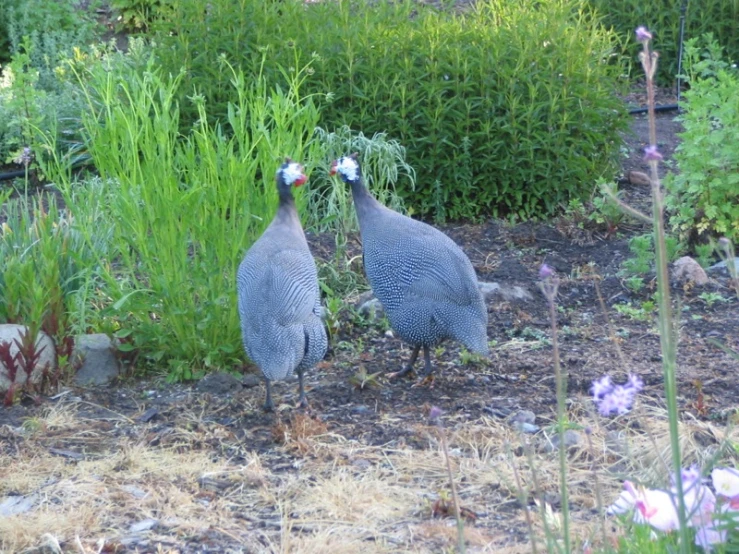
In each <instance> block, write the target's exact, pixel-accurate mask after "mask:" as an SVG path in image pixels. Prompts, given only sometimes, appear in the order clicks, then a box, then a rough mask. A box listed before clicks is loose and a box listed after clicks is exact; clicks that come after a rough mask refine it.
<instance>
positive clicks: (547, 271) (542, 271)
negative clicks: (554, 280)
mask: <svg viewBox="0 0 739 554" xmlns="http://www.w3.org/2000/svg"><path fill="white" fill-rule="evenodd" d="M552 275H554V270H553V269H552V268H551V267H549V266H548V265H547V264H542V266H541V267H540V268H539V279H541V280H542V281H544V280H545V279H549V278H550V277H551V276H552Z"/></svg>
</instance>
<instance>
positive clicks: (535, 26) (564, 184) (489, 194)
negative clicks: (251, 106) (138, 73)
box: [154, 0, 626, 220]
mask: <svg viewBox="0 0 739 554" xmlns="http://www.w3.org/2000/svg"><path fill="white" fill-rule="evenodd" d="M581 8H582V4H581V3H580V1H579V0H545V1H540V0H526V1H524V2H507V1H503V0H483V1H481V2H477V3H475V6H474V9H472V10H470V11H467V12H465V13H458V12H455V11H453V10H441V11H439V10H435V9H433V8H431V7H429V6H426V5H424V4H423V3H419V2H415V1H410V0H404V1H401V2H388V1H381V2H375V1H369V0H360V1H358V2H349V1H348V0H339V1H337V2H317V3H310V4H306V3H305V2H302V1H299V0H286V1H284V2H263V1H261V0H240V1H238V2H233V1H231V0H213V1H212V2H209V4H208V9H203V7H202V3H201V2H200V1H199V0H178V1H176V2H175V5H174V12H175V14H174V16H173V17H172V18H171V19H169V20H167V21H163V22H159V23H157V24H156V25H155V26H154V28H155V29H157V30H158V34H157V38H156V40H157V43H158V44H159V46H160V47H159V49H158V54H159V57H160V60H161V63H162V65H163V68H164V69H165V71H172V68H177V67H179V66H180V64H182V63H184V64H185V66H186V69H187V74H186V76H185V77H184V81H183V83H184V86H183V88H182V90H183V94H187V92H186V91H190V90H192V88H193V87H195V88H197V89H198V90H200V91H201V92H202V94H203V95H204V96H205V97H206V98H207V99H208V105H209V106H210V107H211V109H210V110H209V116H210V117H212V118H214V119H222V118H223V117H224V115H225V110H224V107H223V106H224V105H225V103H226V102H227V99H228V95H229V94H230V92H229V87H228V83H227V81H228V78H229V76H228V74H227V72H224V71H223V70H222V69H221V68H220V67H218V66H217V65H216V64H213V63H212V60H213V59H214V58H215V56H216V55H218V54H220V53H222V52H225V53H226V54H227V55H228V56H229V58H232V59H234V60H236V61H237V63H239V64H240V66H241V67H244V68H245V71H247V72H251V73H256V72H257V70H258V69H259V68H260V67H262V66H261V65H260V64H261V60H262V57H263V54H264V53H265V52H266V53H267V54H268V56H267V59H268V60H269V61H268V63H267V64H266V65H265V66H264V67H263V71H264V75H265V76H266V78H267V79H268V80H269V81H270V82H279V81H280V79H281V78H282V77H281V74H280V72H279V71H278V70H277V68H279V67H288V66H294V67H300V66H301V65H303V64H304V63H306V61H307V60H308V59H309V58H310V56H311V55H312V54H313V53H316V54H317V55H318V60H317V61H316V63H315V64H314V65H313V69H314V73H313V74H312V75H310V76H309V78H307V79H306V81H305V83H304V84H303V87H304V90H303V92H329V93H330V96H329V98H328V100H329V101H328V102H326V104H325V105H323V106H322V107H321V120H320V124H321V127H323V128H324V129H328V130H333V129H337V128H340V127H341V126H342V125H348V126H349V127H350V128H351V129H354V130H358V131H359V130H361V131H362V132H363V133H364V134H365V135H366V136H373V135H375V134H376V133H387V136H389V137H392V138H393V139H396V140H398V141H400V143H401V144H403V145H404V146H405V147H406V149H407V152H408V158H407V160H408V163H409V164H410V165H411V166H412V167H413V168H414V169H415V171H416V174H417V183H418V186H416V188H415V190H413V189H412V188H411V187H410V184H411V183H412V181H400V182H399V183H398V184H397V185H396V187H397V192H398V194H399V195H400V196H401V197H402V198H403V200H404V201H405V204H406V206H407V207H408V209H409V210H411V209H412V210H413V212H415V213H417V214H420V215H424V216H425V215H435V216H436V218H437V220H445V219H452V220H454V219H460V218H479V217H482V216H485V215H490V214H491V215H509V216H514V217H520V218H528V217H531V216H534V215H542V214H546V213H553V212H554V211H555V210H556V209H557V208H558V206H559V205H560V204H562V203H566V202H567V201H568V200H569V198H572V197H576V196H580V195H582V194H584V193H586V192H587V183H590V182H592V180H593V179H595V178H597V177H599V176H601V175H605V176H607V177H610V176H612V174H613V169H614V163H615V161H616V160H617V157H618V154H619V146H620V144H621V138H620V135H619V131H621V130H623V129H624V128H625V125H626V118H625V114H624V109H623V106H622V104H621V103H620V101H619V100H618V98H617V95H615V94H614V92H615V91H616V90H617V88H618V84H619V82H618V79H619V75H621V73H622V71H621V67H620V63H619V60H618V57H617V56H615V55H614V52H615V49H616V48H617V41H616V38H615V36H614V35H613V34H612V33H610V32H609V31H607V30H605V29H604V28H603V27H601V26H600V25H599V24H598V22H597V20H595V19H593V18H592V17H590V16H589V15H587V14H585V13H584V11H583V10H582V9H581ZM212 29H218V32H217V33H214V32H213V31H212ZM614 62H616V63H614ZM183 116H184V119H183V122H184V123H185V125H189V124H190V123H191V122H192V121H194V120H195V119H196V117H197V114H195V113H194V112H192V111H188V112H184V113H183Z"/></svg>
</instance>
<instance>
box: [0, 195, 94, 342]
mask: <svg viewBox="0 0 739 554" xmlns="http://www.w3.org/2000/svg"><path fill="white" fill-rule="evenodd" d="M45 204H46V206H47V207H44V205H45ZM3 214H4V216H5V217H6V218H7V220H6V221H5V223H3V225H2V228H1V229H0V259H2V260H3V264H2V266H0V322H3V323H18V324H21V325H27V326H29V327H33V328H35V329H43V330H44V331H45V332H46V333H48V334H49V335H50V336H52V337H56V338H57V340H58V343H59V339H64V337H66V336H68V335H70V334H71V333H72V330H73V329H76V330H79V329H80V326H81V325H80V323H81V322H82V319H81V316H82V314H83V312H84V309H83V308H82V307H81V305H80V303H79V300H80V298H81V295H82V294H83V292H84V291H85V290H86V289H87V287H88V286H89V284H90V278H91V275H92V269H93V268H94V266H95V260H96V256H95V255H94V251H93V248H99V247H100V243H101V237H99V236H98V237H95V239H94V241H91V242H89V243H87V244H86V243H85V241H84V240H83V238H82V236H81V235H80V234H79V233H77V231H76V230H75V228H74V225H73V224H74V220H73V218H72V217H71V216H63V215H62V213H61V212H60V210H59V208H58V207H57V203H56V201H55V197H54V196H52V195H49V196H46V197H45V198H41V197H37V198H36V199H35V200H33V201H29V200H27V199H26V198H24V197H21V198H18V199H15V200H11V201H8V202H6V203H4V205H3ZM82 327H84V325H82Z"/></svg>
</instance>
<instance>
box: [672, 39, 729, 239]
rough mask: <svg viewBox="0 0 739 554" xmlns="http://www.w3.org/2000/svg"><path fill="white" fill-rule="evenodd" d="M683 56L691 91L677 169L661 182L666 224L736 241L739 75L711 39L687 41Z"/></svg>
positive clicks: (682, 230) (684, 232) (683, 231)
mask: <svg viewBox="0 0 739 554" xmlns="http://www.w3.org/2000/svg"><path fill="white" fill-rule="evenodd" d="M702 44H705V46H702ZM685 53H686V61H687V65H686V69H687V77H688V79H689V82H690V90H689V91H687V92H686V93H685V105H684V107H685V112H684V113H683V114H682V115H681V116H680V120H681V121H682V123H683V126H684V129H685V130H684V132H683V133H681V134H680V137H681V139H682V141H681V143H680V145H679V146H678V147H677V150H676V152H675V161H676V163H677V167H678V169H679V171H678V172H677V173H676V174H674V175H671V176H670V177H669V179H667V181H666V183H665V184H666V187H667V191H668V195H667V198H666V204H667V207H668V208H669V210H670V219H669V222H670V225H671V226H672V227H673V228H674V229H675V230H676V231H677V233H678V234H679V235H680V236H681V237H682V238H688V237H689V236H691V235H692V234H693V233H697V234H698V235H700V234H702V233H707V234H708V235H724V236H726V237H728V238H729V239H731V240H732V241H733V242H737V241H739V73H738V72H737V70H736V69H733V68H731V67H729V64H728V63H726V62H725V61H723V59H722V53H721V47H719V45H718V43H717V42H716V41H715V39H713V37H711V36H708V37H707V38H706V39H705V43H702V42H699V41H698V40H691V41H689V42H688V43H687V45H686V50H685Z"/></svg>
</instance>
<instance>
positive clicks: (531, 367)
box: [0, 99, 739, 553]
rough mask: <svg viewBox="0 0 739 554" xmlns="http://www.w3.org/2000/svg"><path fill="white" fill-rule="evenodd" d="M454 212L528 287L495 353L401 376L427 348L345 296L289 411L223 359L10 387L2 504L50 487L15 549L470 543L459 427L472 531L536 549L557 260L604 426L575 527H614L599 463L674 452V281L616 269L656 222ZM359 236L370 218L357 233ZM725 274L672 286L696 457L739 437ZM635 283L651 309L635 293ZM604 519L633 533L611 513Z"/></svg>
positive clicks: (575, 467) (15, 525) (582, 457)
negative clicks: (55, 391)
mask: <svg viewBox="0 0 739 554" xmlns="http://www.w3.org/2000/svg"><path fill="white" fill-rule="evenodd" d="M637 100H638V99H637ZM635 103H636V102H635ZM674 116H675V113H674V112H668V113H662V114H660V116H659V120H658V133H659V136H660V140H661V141H662V143H661V149H662V151H663V152H664V153H665V154H666V158H667V160H668V163H669V159H670V156H671V155H672V152H673V151H674V148H675V146H676V145H677V144H678V138H677V136H676V132H677V131H678V130H679V123H677V122H675V121H674ZM633 131H634V133H633V134H632V135H630V136H629V137H628V147H629V152H628V157H627V159H626V160H625V162H624V175H627V172H628V171H631V170H637V171H644V172H646V170H647V168H646V166H645V165H644V164H643V162H642V161H641V149H642V148H643V146H644V145H645V144H646V142H647V139H646V136H647V135H646V133H647V126H646V119H645V116H644V117H642V116H635V117H634V121H633ZM621 186H622V189H623V190H624V191H625V194H626V199H627V201H629V202H630V203H631V204H633V205H635V206H636V207H638V208H639V209H641V210H643V211H644V212H645V213H649V210H650V200H649V191H648V187H646V186H644V185H634V184H631V183H629V182H628V181H627V180H624V181H623V182H622V185H621ZM444 230H445V231H446V232H447V233H448V234H449V235H450V236H451V237H452V238H453V239H454V240H455V241H457V242H458V243H459V244H460V245H461V246H462V247H463V248H464V250H465V251H466V253H467V254H468V256H469V257H470V259H471V260H472V263H473V265H474V266H475V268H476V270H477V272H478V275H479V278H480V280H481V281H491V282H499V283H502V284H506V285H517V286H520V287H522V288H524V289H526V290H527V291H529V292H530V293H531V299H529V300H510V301H505V300H502V299H501V298H500V297H493V298H492V299H491V300H490V302H489V316H490V318H489V326H488V336H489V339H490V340H491V341H493V344H494V347H493V348H492V355H491V359H490V360H487V361H480V360H469V359H467V358H466V357H464V356H462V355H460V351H459V347H458V345H456V344H451V343H450V344H444V345H443V347H442V348H439V349H437V352H435V355H434V356H433V360H432V361H433V363H434V365H435V367H436V374H435V379H434V380H433V382H432V383H430V384H429V383H424V384H419V383H417V382H416V381H415V379H405V380H403V379H401V380H397V381H388V380H387V379H385V378H384V377H383V376H384V375H385V374H386V373H388V372H392V371H397V370H398V369H400V368H401V366H402V364H403V363H404V362H405V361H406V360H407V359H408V356H409V348H408V347H407V346H406V345H404V344H402V343H401V341H399V340H398V339H397V338H394V337H392V336H391V335H390V333H388V332H387V329H386V328H385V327H383V326H382V325H381V324H379V323H372V322H367V321H363V320H359V319H357V318H355V317H352V314H350V313H349V312H346V313H344V314H343V316H342V320H341V326H340V329H339V332H338V336H337V337H336V338H335V340H334V341H333V343H332V348H331V350H330V352H329V354H328V355H327V357H326V359H325V360H324V362H322V363H321V364H319V367H317V368H316V369H315V370H314V371H312V372H311V373H310V374H309V375H308V376H307V385H308V398H309V401H310V408H309V409H307V410H298V409H295V407H294V403H295V401H296V398H297V383H295V382H289V383H277V384H276V386H275V395H276V398H275V400H276V402H277V405H278V406H279V408H278V411H277V412H276V413H274V414H265V413H264V412H262V410H261V409H260V407H261V404H262V402H263V400H264V387H263V386H262V385H261V384H256V385H255V383H253V382H252V383H249V385H250V386H245V385H243V384H242V383H241V382H240V380H239V381H231V380H229V379H228V378H227V377H222V378H209V381H206V382H205V383H201V384H168V383H166V382H165V380H164V379H163V378H160V377H154V378H152V377H148V378H139V377H136V376H133V375H130V376H128V377H126V378H125V379H122V380H121V381H120V382H119V383H117V384H116V385H115V386H109V387H102V388H74V387H69V388H67V389H65V390H64V391H62V393H61V394H59V395H56V396H53V397H49V398H42V399H40V400H39V402H38V404H34V403H31V402H24V403H21V404H19V405H16V406H13V407H12V408H9V409H0V510H2V508H1V507H2V501H3V499H4V498H7V497H11V496H13V497H15V498H16V499H17V498H19V497H20V495H24V497H25V498H30V499H32V500H33V501H32V502H31V500H29V502H30V503H31V505H32V507H30V508H29V509H27V510H26V511H19V513H17V514H15V515H10V516H7V517H3V515H2V511H0V550H2V551H3V552H21V551H24V552H60V551H63V552H182V553H184V552H332V553H334V552H443V551H453V550H454V544H455V542H456V538H455V536H456V535H455V533H456V528H455V526H454V522H453V519H452V518H451V515H452V513H453V509H452V508H451V504H450V502H451V500H450V499H451V495H450V490H449V484H448V481H449V480H448V476H447V474H446V471H445V467H446V466H445V463H446V462H445V454H444V448H443V444H442V442H441V440H440V433H445V436H446V438H447V440H448V449H449V458H450V460H451V466H452V472H453V475H454V479H455V481H456V484H457V489H458V492H459V496H460V503H461V505H462V506H463V507H464V509H465V514H466V517H467V520H466V537H467V541H468V546H469V551H470V552H528V551H530V529H529V527H528V524H527V519H526V515H527V513H528V514H529V515H530V517H531V518H532V519H533V522H532V526H533V529H534V533H535V534H536V535H537V536H539V537H541V525H542V522H541V518H540V517H539V515H538V512H537V507H536V505H535V503H534V501H533V498H534V497H535V496H537V494H535V492H536V490H538V493H539V494H538V497H539V498H543V499H544V500H545V501H546V502H548V503H549V504H550V505H552V506H553V508H554V509H555V511H559V509H561V501H560V497H559V494H558V490H559V488H558V485H557V479H558V476H557V470H556V467H557V466H556V461H557V460H556V458H557V456H556V452H552V448H548V447H547V445H548V444H551V435H552V433H551V425H552V423H553V420H554V414H555V409H556V398H555V379H554V375H555V372H554V364H553V348H552V340H553V336H552V331H551V327H550V319H549V312H548V305H547V302H546V301H545V298H544V297H543V295H542V294H541V292H540V291H539V289H538V286H537V282H538V269H539V267H540V266H541V264H542V263H547V264H548V265H550V266H551V267H553V268H554V269H555V270H556V272H557V274H558V276H559V278H560V281H561V283H560V285H559V293H558V297H557V306H558V310H557V329H558V335H557V338H558V342H559V356H560V361H561V366H562V371H564V372H565V374H566V376H567V391H568V398H569V404H568V413H569V417H570V419H571V420H572V421H573V425H574V426H575V428H576V429H577V428H578V426H579V428H580V429H582V428H584V427H587V428H588V430H589V432H590V434H589V435H587V437H589V438H586V435H585V434H583V433H582V432H580V433H579V435H578V436H579V439H578V442H577V444H575V445H573V446H572V448H571V449H570V450H569V456H570V464H571V465H570V468H569V471H570V477H569V481H568V482H569V483H570V487H571V489H570V494H571V497H570V507H571V510H572V517H573V522H574V531H573V537H575V539H576V540H577V542H578V544H583V542H584V541H589V542H590V543H597V542H598V540H599V537H600V531H599V530H598V531H596V529H600V528H599V527H597V526H595V522H597V520H598V518H597V517H595V516H594V514H596V513H597V510H596V503H595V502H596V501H595V497H594V491H595V488H596V478H595V476H596V475H598V476H599V486H600V487H601V488H602V489H603V491H602V492H603V496H604V499H605V500H604V501H606V502H610V501H612V500H614V499H615V495H617V494H618V489H619V486H620V483H621V481H622V479H623V477H624V476H625V475H632V476H633V475H637V476H640V477H642V478H644V479H650V478H651V479H655V478H657V477H656V476H659V475H662V476H664V473H665V471H664V462H663V461H662V460H664V459H665V452H666V450H665V448H666V446H665V445H666V443H665V438H666V424H665V417H664V392H663V391H664V383H663V375H662V367H661V355H660V336H659V333H658V332H657V323H656V315H655V313H654V311H650V310H649V309H646V310H644V309H642V312H643V313H642V312H639V311H638V310H639V309H640V308H643V306H644V303H645V302H647V304H646V306H647V307H648V306H649V304H648V302H649V301H650V300H651V298H652V295H653V293H654V291H655V286H656V285H655V281H654V278H653V276H647V277H646V279H645V282H646V285H645V287H644V288H643V289H642V290H641V291H639V292H634V291H633V290H631V289H630V288H629V287H627V286H626V285H625V282H624V279H623V277H622V276H620V274H619V270H620V269H621V264H622V262H623V261H624V260H625V259H626V258H628V257H629V255H630V254H629V249H628V240H629V238H630V237H632V236H634V235H635V234H641V233H644V232H646V230H647V229H646V227H644V226H643V225H642V224H640V223H635V222H633V221H628V222H625V223H624V224H622V225H621V226H620V227H619V229H617V230H616V232H615V233H613V232H611V233H609V234H606V232H605V230H604V229H599V228H598V227H597V226H593V225H590V224H588V223H587V222H585V223H582V224H581V225H578V224H577V222H573V221H572V220H570V219H567V218H562V219H560V220H558V221H554V222H548V223H522V224H520V225H508V224H506V223H503V222H500V221H488V222H485V223H484V224H482V225H454V226H448V227H446V228H445V229H444ZM309 240H310V242H311V246H312V248H313V251H314V254H315V255H316V257H317V258H318V259H319V260H322V261H325V262H331V260H332V256H333V237H330V236H310V237H309ZM359 252H361V247H360V245H359V243H358V241H357V240H356V237H354V238H353V239H352V240H351V241H350V244H349V254H350V255H351V254H356V253H359ZM711 278H712V280H711V282H710V283H709V284H708V285H705V286H693V285H691V284H684V283H677V282H674V283H673V286H672V291H673V293H674V295H673V296H674V302H673V308H674V311H675V314H676V315H677V316H678V323H677V325H676V329H675V332H676V334H677V337H678V340H679V354H678V387H679V404H680V409H681V411H682V414H683V422H682V424H681V433H684V434H683V437H684V439H685V451H686V461H699V462H701V461H704V460H705V459H706V458H707V457H708V456H710V455H713V454H717V453H720V452H721V448H722V445H724V444H725V441H726V440H733V441H734V443H736V441H737V436H736V432H735V431H731V430H725V426H726V425H727V424H729V423H731V422H734V423H736V422H737V406H738V402H737V399H738V398H739V380H738V379H737V376H738V374H739V362H737V360H736V359H733V358H732V357H731V356H729V355H728V354H727V353H725V352H724V351H722V350H721V349H720V347H719V346H717V345H716V344H715V343H714V342H712V341H713V340H717V341H720V342H721V343H723V344H725V345H727V346H729V347H731V348H733V349H734V350H739V317H737V313H738V311H737V309H738V308H739V301H738V300H737V298H736V295H735V294H733V293H732V288H731V286H730V285H731V284H730V281H729V279H728V276H727V275H726V274H722V273H720V272H719V273H711ZM702 293H712V294H714V295H718V296H720V297H721V300H716V301H714V302H712V303H711V304H710V305H709V301H707V300H706V298H713V296H706V295H704V296H703V298H701V294H702ZM599 297H600V298H599ZM601 299H602V303H601ZM618 305H622V306H623V305H631V306H632V307H633V308H634V309H635V310H636V312H634V313H635V314H636V315H632V316H628V315H624V314H622V313H619V312H618V311H617V309H616V306H618ZM604 308H605V309H604ZM361 371H366V373H367V374H374V373H378V374H379V376H378V378H377V379H376V383H370V385H374V386H367V387H365V388H360V387H358V386H357V385H356V383H355V382H353V377H356V375H357V374H358V373H359V372H361ZM628 373H635V374H637V375H639V376H640V377H641V378H642V379H643V380H644V382H645V390H644V392H643V394H642V395H641V396H640V401H639V407H638V409H637V410H638V411H637V412H635V413H633V414H631V415H629V416H626V417H624V418H621V419H620V420H618V421H615V422H614V421H610V420H609V421H607V420H605V419H602V418H599V417H597V416H596V415H595V414H594V413H593V412H594V410H593V405H592V401H591V400H590V399H589V389H590V386H591V382H592V381H593V380H594V379H596V378H598V377H600V376H602V375H604V374H610V375H612V376H613V377H614V379H615V380H616V381H618V380H622V379H624V378H625V376H626V375H627V374H628ZM431 406H438V407H440V408H441V409H442V410H444V413H445V415H444V416H443V418H442V420H443V421H444V425H445V427H444V428H443V429H440V428H439V427H438V426H433V425H430V423H429V422H428V419H427V418H428V410H429V408H430V407H431ZM521 410H530V411H531V412H533V414H534V415H535V416H536V420H535V423H536V425H537V426H539V427H540V430H539V432H538V433H536V434H521V433H519V432H518V431H516V429H515V428H514V427H513V426H512V425H511V424H510V422H509V420H508V418H509V417H510V416H512V415H515V414H517V413H519V412H520V411H521ZM614 433H615V435H614ZM732 433H733V434H732ZM624 436H625V437H627V438H625V439H619V438H618V437H624ZM614 437H616V438H615V439H614ZM614 440H615V444H614ZM621 440H623V441H625V442H619V441H621ZM627 442H628V446H625V445H626V444H627ZM624 448H626V451H624ZM522 491H527V492H528V494H527V495H525V496H524V495H522ZM606 531H607V533H608V534H609V536H610V535H617V534H618V531H617V530H615V528H614V527H613V526H612V525H611V524H610V523H609V525H608V529H607V530H606Z"/></svg>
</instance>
